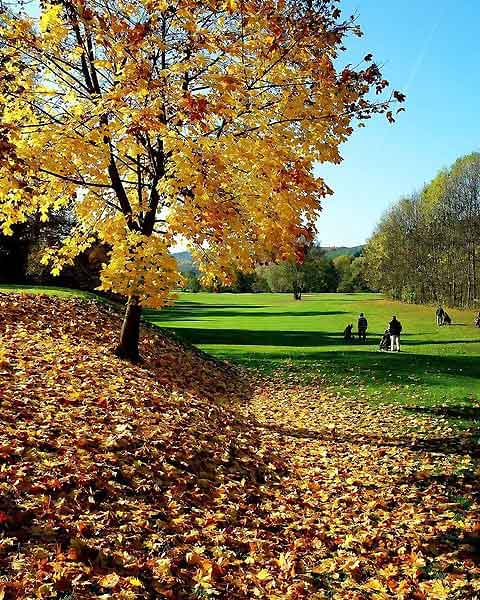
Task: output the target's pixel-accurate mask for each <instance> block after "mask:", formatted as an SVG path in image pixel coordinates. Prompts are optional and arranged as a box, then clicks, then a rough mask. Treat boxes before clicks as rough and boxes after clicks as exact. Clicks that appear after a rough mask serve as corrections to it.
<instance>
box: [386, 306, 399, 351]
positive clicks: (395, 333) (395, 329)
mask: <svg viewBox="0 0 480 600" xmlns="http://www.w3.org/2000/svg"><path fill="white" fill-rule="evenodd" d="M388 330H389V331H390V338H391V340H392V352H395V351H396V352H400V334H401V333H402V324H401V323H400V321H399V320H398V319H397V317H396V316H395V315H394V316H393V318H392V320H391V321H390V324H389V326H388Z"/></svg>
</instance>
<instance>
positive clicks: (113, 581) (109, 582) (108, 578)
mask: <svg viewBox="0 0 480 600" xmlns="http://www.w3.org/2000/svg"><path fill="white" fill-rule="evenodd" d="M119 582H120V577H119V575H117V573H109V574H108V575H105V576H104V577H102V578H101V579H100V580H99V582H98V583H99V585H101V586H102V587H104V588H114V587H117V585H118V584H119Z"/></svg>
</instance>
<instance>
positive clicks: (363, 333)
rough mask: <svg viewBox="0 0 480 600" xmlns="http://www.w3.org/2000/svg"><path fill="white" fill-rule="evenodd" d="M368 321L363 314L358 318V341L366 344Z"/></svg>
mask: <svg viewBox="0 0 480 600" xmlns="http://www.w3.org/2000/svg"><path fill="white" fill-rule="evenodd" d="M367 329H368V321H367V319H366V318H365V315H364V314H363V313H360V316H359V317H358V339H359V340H360V341H362V342H363V343H364V344H365V342H366V341H367Z"/></svg>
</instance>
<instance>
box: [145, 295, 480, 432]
mask: <svg viewBox="0 0 480 600" xmlns="http://www.w3.org/2000/svg"><path fill="white" fill-rule="evenodd" d="M359 312H365V314H366V316H367V318H368V321H369V331H368V333H369V340H368V344H367V345H365V346H364V345H361V344H358V343H354V344H348V345H347V344H345V342H344V340H343V336H342V332H343V329H344V328H345V326H346V325H347V324H348V323H351V322H353V323H354V329H356V320H357V318H358V314H359ZM393 314H396V315H397V317H398V318H399V319H400V320H401V322H402V324H403V334H402V352H401V353H400V354H391V353H388V352H379V351H378V342H379V339H380V337H381V334H382V333H383V331H384V330H385V327H386V325H387V324H388V322H389V320H390V319H391V317H392V315H393ZM449 314H450V315H451V316H452V318H453V325H452V326H450V327H437V326H436V325H435V322H434V309H433V308H432V307H427V306H416V305H410V304H402V303H399V302H392V301H389V300H385V299H384V298H383V297H382V296H381V295H379V294H311V295H306V296H305V297H304V299H303V300H302V301H300V302H298V301H295V300H293V298H292V297H291V296H290V295H289V294H208V293H199V294H180V296H179V299H178V301H177V303H176V305H175V306H174V307H172V308H168V309H165V310H163V311H161V312H158V311H145V316H146V318H147V319H148V320H150V321H151V322H153V323H155V324H156V325H159V326H161V327H168V328H171V329H173V330H174V331H175V332H176V333H177V334H178V336H180V337H181V338H183V339H185V340H187V341H189V342H191V343H193V344H195V345H197V346H199V347H200V348H202V349H203V350H205V351H207V352H209V353H211V354H214V355H215V356H218V357H221V358H226V359H229V360H234V361H238V362H240V363H242V364H244V365H246V366H250V367H255V368H257V369H259V370H261V371H267V372H271V371H273V370H277V369H281V371H282V374H283V375H284V376H288V375H291V374H300V375H301V376H302V377H304V378H305V379H306V380H307V379H308V378H309V375H310V374H313V373H315V374H318V373H321V374H323V375H324V377H325V380H326V382H327V384H328V385H331V386H332V387H333V388H334V389H335V390H336V391H338V392H340V393H344V394H345V395H350V396H351V395H353V396H357V397H364V398H368V399H370V400H374V401H378V402H386V403H390V402H396V403H403V404H406V405H417V406H421V407H424V409H425V410H427V411H431V410H433V411H434V412H437V413H439V414H440V415H442V414H443V415H445V416H446V417H449V418H452V420H455V421H456V422H458V423H459V424H460V425H462V426H467V427H468V426H473V425H475V424H476V422H477V421H478V419H479V418H480V407H479V400H480V330H478V329H475V328H474V327H473V316H474V311H460V310H449ZM435 407H436V408H435Z"/></svg>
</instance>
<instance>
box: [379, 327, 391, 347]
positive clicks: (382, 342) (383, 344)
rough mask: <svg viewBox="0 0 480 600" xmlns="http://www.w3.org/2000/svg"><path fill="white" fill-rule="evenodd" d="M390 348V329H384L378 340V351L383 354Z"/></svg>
mask: <svg viewBox="0 0 480 600" xmlns="http://www.w3.org/2000/svg"><path fill="white" fill-rule="evenodd" d="M391 346H392V339H391V336H390V329H389V328H388V329H385V333H384V334H383V336H382V339H381V340H380V345H379V350H383V351H384V352H388V351H389V350H390V348H391Z"/></svg>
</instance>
